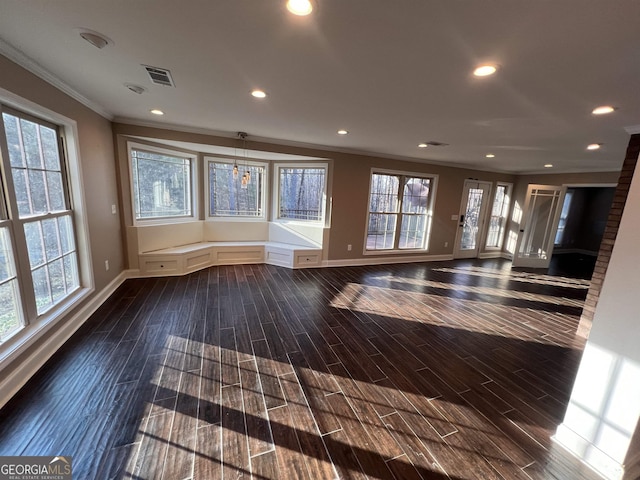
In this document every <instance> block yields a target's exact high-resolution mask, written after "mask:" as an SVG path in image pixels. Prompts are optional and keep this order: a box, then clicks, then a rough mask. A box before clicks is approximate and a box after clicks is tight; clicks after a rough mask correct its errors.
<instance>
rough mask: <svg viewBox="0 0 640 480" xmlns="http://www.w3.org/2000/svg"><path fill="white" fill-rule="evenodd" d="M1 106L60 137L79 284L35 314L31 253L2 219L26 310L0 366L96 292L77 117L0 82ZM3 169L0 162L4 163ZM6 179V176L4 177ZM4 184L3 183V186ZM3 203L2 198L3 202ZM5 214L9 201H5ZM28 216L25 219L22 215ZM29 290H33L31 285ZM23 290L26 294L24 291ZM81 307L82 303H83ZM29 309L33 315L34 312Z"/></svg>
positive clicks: (1, 352)
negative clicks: (48, 126)
mask: <svg viewBox="0 0 640 480" xmlns="http://www.w3.org/2000/svg"><path fill="white" fill-rule="evenodd" d="M5 109H9V110H14V111H16V112H18V113H20V114H25V115H29V116H32V117H35V119H36V120H38V121H41V122H44V123H45V124H47V123H49V124H53V125H55V127H56V129H57V132H58V137H59V138H60V139H61V140H62V142H61V145H60V154H61V156H62V157H63V163H64V170H65V173H66V188H68V195H69V198H68V201H69V207H70V210H71V212H72V216H73V220H74V226H75V232H74V233H75V240H76V249H77V255H78V280H79V288H78V289H77V290H76V291H74V292H72V293H71V294H70V295H69V296H68V297H67V298H65V299H64V300H62V301H61V302H59V303H57V304H55V305H54V306H52V307H51V308H50V309H49V310H47V311H46V312H44V313H43V314H42V315H40V316H37V314H35V303H34V305H33V308H32V309H28V308H26V307H27V306H28V305H27V298H26V297H27V296H28V295H29V293H30V295H32V296H33V291H31V292H29V291H28V290H27V289H26V288H25V285H24V282H25V280H24V278H25V276H26V275H29V276H30V275H31V273H30V269H29V257H28V252H27V250H26V245H19V244H18V240H17V239H16V235H17V232H16V228H15V227H16V225H15V221H14V220H9V219H6V220H5V219H3V220H2V223H3V224H4V222H5V221H6V222H9V224H8V225H9V234H10V236H11V240H12V241H13V242H14V243H13V248H14V259H15V262H16V271H17V272H19V278H18V281H19V287H20V289H21V294H22V295H21V297H22V298H21V299H20V303H21V307H22V309H23V312H22V314H23V315H25V318H24V327H23V328H22V329H21V330H20V331H18V332H17V333H16V334H14V335H13V336H12V337H10V338H9V339H7V340H5V341H4V342H3V343H2V344H1V345H0V368H2V367H3V366H4V365H7V364H9V363H10V362H11V361H13V360H14V359H15V358H16V357H17V356H19V355H20V354H22V353H23V352H24V351H25V350H26V349H28V348H29V347H30V346H32V345H33V344H34V343H35V342H37V341H38V340H39V339H40V338H42V337H43V336H44V335H45V334H46V333H47V332H48V331H49V330H50V329H51V328H53V326H55V325H56V324H58V323H60V321H61V320H63V319H65V318H66V317H67V315H69V314H70V313H72V312H73V311H74V310H77V308H78V306H79V305H80V304H81V303H82V302H83V301H84V300H86V299H87V298H88V297H89V295H91V294H92V293H93V292H94V291H95V280H94V274H93V263H92V258H91V247H90V245H91V244H90V241H89V220H88V215H87V207H86V201H85V193H84V184H83V182H82V179H83V175H82V163H81V159H80V144H79V140H78V139H79V133H78V125H77V122H76V121H75V120H73V119H71V118H69V117H66V116H64V115H61V114H59V113H58V112H55V111H53V110H50V109H48V108H46V107H43V106H41V105H39V104H37V103H35V102H32V101H31V100H27V99H26V98H23V97H21V96H19V95H16V94H15V93H13V92H10V91H8V90H5V89H3V88H1V87H0V113H1V112H2V111H4V110H5ZM0 128H2V129H3V131H2V132H0V134H1V135H2V136H3V137H4V122H2V119H1V116H0ZM0 145H1V147H2V150H1V154H2V157H3V158H5V159H6V162H7V163H8V162H9V156H8V151H7V147H6V142H5V141H4V140H2V141H0ZM3 170H4V167H3ZM5 181H7V182H8V181H10V180H8V179H5ZM4 187H5V185H3V186H2V188H3V189H4ZM5 192H6V195H8V196H9V200H10V202H11V203H12V204H13V205H15V198H11V197H12V196H14V192H13V191H12V189H9V191H6V190H5ZM3 203H4V202H3ZM5 208H6V211H7V213H9V208H10V207H9V205H6V206H5ZM23 220H27V221H28V220H29V219H23ZM29 290H31V289H29ZM25 293H26V294H27V295H24V294H25ZM81 308H82V307H81ZM32 314H33V315H32Z"/></svg>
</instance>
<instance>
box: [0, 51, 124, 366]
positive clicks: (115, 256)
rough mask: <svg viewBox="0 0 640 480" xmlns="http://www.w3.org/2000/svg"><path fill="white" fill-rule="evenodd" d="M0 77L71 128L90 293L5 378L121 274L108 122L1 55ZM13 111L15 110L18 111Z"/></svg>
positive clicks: (11, 89) (1, 84) (5, 84)
mask: <svg viewBox="0 0 640 480" xmlns="http://www.w3.org/2000/svg"><path fill="white" fill-rule="evenodd" d="M0 72H2V74H0V88H3V89H5V90H8V91H9V92H11V93H13V94H15V95H18V96H20V97H22V98H24V99H26V100H29V101H31V102H34V103H36V104H38V105H40V106H42V107H45V108H47V109H49V110H52V111H54V112H56V113H58V114H59V115H62V116H65V117H67V118H70V119H72V120H75V121H76V122H77V132H78V144H79V150H80V151H79V152H78V153H79V158H80V162H81V169H82V174H83V184H84V192H85V205H86V216H87V220H88V226H89V239H90V250H91V258H92V263H93V273H94V282H95V289H96V290H95V292H94V293H93V294H92V295H91V296H90V297H88V298H87V299H85V301H84V302H83V303H82V305H78V306H77V307H76V308H75V309H74V310H73V311H72V312H69V314H68V315H67V316H66V317H65V319H63V320H62V321H60V322H58V323H57V324H56V325H55V326H53V328H52V330H50V332H49V333H47V336H46V337H45V340H43V341H38V342H37V343H35V344H34V345H32V346H31V347H30V348H29V349H27V350H26V351H25V352H24V353H23V354H22V355H21V356H20V357H18V358H16V359H15V360H14V362H13V363H12V364H11V366H9V367H7V368H5V369H3V371H2V375H8V374H9V372H10V371H11V368H12V366H13V365H18V364H19V363H20V362H22V361H23V359H25V358H29V357H30V356H31V352H33V351H35V350H36V349H37V348H39V346H40V345H41V344H42V343H44V342H45V341H46V338H49V337H50V336H52V335H54V334H55V333H56V331H57V330H59V329H63V328H64V323H65V320H66V319H68V318H70V317H71V316H72V315H73V313H74V312H76V311H78V310H79V309H80V308H81V307H82V306H83V305H86V304H87V303H89V302H90V301H91V299H92V298H93V297H94V296H95V295H97V294H98V293H100V291H101V290H103V289H104V288H105V287H106V286H107V285H108V284H109V283H110V282H111V281H112V280H114V279H115V278H116V277H117V276H118V275H119V274H120V273H121V272H122V270H123V268H124V261H123V258H124V257H123V252H124V249H123V246H122V235H121V229H120V219H119V215H118V214H116V215H113V214H112V213H111V205H113V204H115V205H118V195H117V181H116V178H117V175H116V170H115V163H114V149H113V135H112V131H111V122H110V121H109V120H107V119H105V118H103V117H102V116H100V115H98V114H97V113H95V112H94V111H93V110H90V109H89V108H87V107H85V106H84V105H82V104H81V103H79V102H78V101H76V100H74V99H73V98H71V97H69V96H68V95H66V94H64V93H63V92H61V91H60V90H58V89H57V88H55V87H53V86H52V85H50V84H49V83H47V82H45V81H43V80H41V79H40V78H38V77H37V76H35V75H33V74H32V73H30V72H28V71H27V70H25V69H23V68H22V67H20V66H18V65H16V64H15V63H13V62H11V61H10V60H8V59H7V58H5V57H3V56H1V55H0ZM16 108H18V109H19V106H16ZM118 212H119V207H118ZM105 260H109V263H110V267H111V268H110V270H109V271H106V270H105V264H104V262H105Z"/></svg>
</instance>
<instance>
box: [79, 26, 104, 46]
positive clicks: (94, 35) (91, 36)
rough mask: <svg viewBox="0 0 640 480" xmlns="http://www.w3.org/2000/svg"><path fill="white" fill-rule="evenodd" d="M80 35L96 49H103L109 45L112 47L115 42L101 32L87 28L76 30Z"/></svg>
mask: <svg viewBox="0 0 640 480" xmlns="http://www.w3.org/2000/svg"><path fill="white" fill-rule="evenodd" d="M76 31H77V32H78V34H79V35H80V36H81V37H82V39H83V40H85V41H87V42H89V43H90V44H91V45H93V46H94V47H96V48H99V49H103V48H104V47H106V46H107V45H112V44H113V40H111V39H110V38H107V37H105V36H104V35H103V34H101V33H99V32H95V31H93V30H87V29H86V28H80V29H77V30H76Z"/></svg>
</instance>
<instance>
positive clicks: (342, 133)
mask: <svg viewBox="0 0 640 480" xmlns="http://www.w3.org/2000/svg"><path fill="white" fill-rule="evenodd" d="M347 133H349V132H348V131H347V130H345V129H341V130H338V135H346V134H347Z"/></svg>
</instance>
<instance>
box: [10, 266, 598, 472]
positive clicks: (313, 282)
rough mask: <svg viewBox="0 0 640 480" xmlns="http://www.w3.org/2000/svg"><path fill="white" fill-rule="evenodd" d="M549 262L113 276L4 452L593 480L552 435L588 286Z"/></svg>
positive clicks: (186, 464)
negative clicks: (116, 283)
mask: <svg viewBox="0 0 640 480" xmlns="http://www.w3.org/2000/svg"><path fill="white" fill-rule="evenodd" d="M572 263H573V264H574V266H573V267H572ZM554 265H555V266H554V267H552V268H550V269H549V271H548V272H539V271H537V272H534V271H525V270H518V271H516V270H515V269H511V264H510V262H507V261H504V260H484V261H478V260H474V261H457V262H438V263H424V264H405V265H383V266H370V267H354V268H325V269H309V270H295V271H294V270H288V269H284V268H279V267H273V266H267V265H244V266H228V267H215V268H210V269H207V270H203V271H200V272H197V273H193V274H191V275H188V276H184V277H177V278H175V277H172V278H149V279H134V280H128V281H127V282H125V283H124V284H123V285H122V286H121V287H120V288H119V289H118V290H117V292H116V293H115V294H114V295H113V296H112V297H111V298H110V299H109V300H108V301H107V302H106V303H105V304H104V305H103V306H102V307H101V308H100V309H99V310H98V311H97V312H96V313H95V314H94V315H93V316H92V317H91V318H90V319H89V320H88V321H87V322H86V324H85V325H84V326H83V327H82V328H81V329H80V330H79V331H78V332H77V333H76V334H75V335H74V336H73V337H72V338H71V340H70V341H69V342H67V343H66V344H65V345H64V347H63V348H62V349H61V350H60V351H59V352H58V353H57V354H56V355H55V356H54V357H53V358H52V359H51V360H50V361H49V362H48V363H47V364H46V365H45V367H43V368H42V369H41V370H40V371H39V372H38V373H37V374H36V375H35V377H34V378H32V379H31V380H30V381H29V382H28V384H27V385H26V386H25V387H24V388H23V389H22V390H21V391H20V392H19V393H18V395H17V396H15V397H14V398H13V399H12V400H11V401H10V403H8V404H7V405H6V406H5V407H4V408H3V409H2V410H0V455H71V456H72V457H73V468H74V479H110V478H128V479H155V478H164V479H171V480H173V479H177V480H180V479H219V478H224V479H228V478H255V479H259V480H266V479H305V478H307V479H333V478H367V477H368V478H381V479H392V478H395V479H403V480H404V479H414V478H415V479H418V478H423V479H447V478H450V479H453V480H469V479H494V478H495V479H502V478H504V479H509V480H511V479H562V480H564V479H585V478H590V476H591V474H590V473H589V472H588V471H586V470H585V469H582V468H580V467H579V466H578V465H577V464H575V463H573V462H571V461H570V460H568V459H567V458H566V457H565V456H564V455H560V454H559V451H558V447H556V446H554V444H553V443H552V441H551V440H550V437H551V436H552V435H553V434H554V432H555V429H556V427H557V425H558V424H559V423H560V422H561V421H562V418H563V415H564V411H565V408H566V405H567V401H568V399H569V395H570V392H571V387H572V384H573V379H574V376H575V373H576V370H577V366H578V363H579V361H580V356H581V352H582V348H583V340H581V339H580V338H577V337H576V336H575V331H576V328H577V325H578V320H579V316H580V313H581V309H582V302H583V299H584V297H585V295H586V292H587V289H588V285H589V280H588V278H589V275H588V268H586V269H584V268H582V265H580V264H579V262H578V261H577V260H575V259H574V260H573V261H571V260H567V264H566V265H563V266H559V265H560V262H555V263H554ZM581 268H582V270H581ZM572 270H575V271H576V272H577V275H574V273H572Z"/></svg>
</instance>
